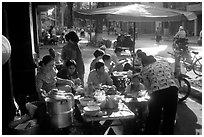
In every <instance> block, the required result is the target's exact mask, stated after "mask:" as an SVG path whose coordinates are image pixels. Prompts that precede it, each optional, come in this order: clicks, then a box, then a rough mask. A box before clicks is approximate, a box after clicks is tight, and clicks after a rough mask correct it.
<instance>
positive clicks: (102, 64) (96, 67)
mask: <svg viewBox="0 0 204 137" xmlns="http://www.w3.org/2000/svg"><path fill="white" fill-rule="evenodd" d="M103 66H104V63H103V62H100V61H98V62H96V64H95V69H96V70H98V69H100V68H101V67H103Z"/></svg>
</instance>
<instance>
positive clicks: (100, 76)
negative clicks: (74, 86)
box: [87, 62, 113, 88]
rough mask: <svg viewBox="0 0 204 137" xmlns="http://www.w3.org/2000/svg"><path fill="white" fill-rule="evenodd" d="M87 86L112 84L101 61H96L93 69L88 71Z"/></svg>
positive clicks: (96, 86)
mask: <svg viewBox="0 0 204 137" xmlns="http://www.w3.org/2000/svg"><path fill="white" fill-rule="evenodd" d="M87 84H88V87H92V88H98V87H99V86H100V85H110V86H112V85H113V81H112V79H111V77H110V75H109V74H108V73H107V72H106V71H105V65H104V63H103V62H96V64H95V69H94V70H92V71H91V72H90V73H89V76H88V81H87Z"/></svg>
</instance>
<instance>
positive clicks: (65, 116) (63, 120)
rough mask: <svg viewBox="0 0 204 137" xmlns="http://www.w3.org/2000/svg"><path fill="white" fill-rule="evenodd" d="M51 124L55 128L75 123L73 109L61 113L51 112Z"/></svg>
mask: <svg viewBox="0 0 204 137" xmlns="http://www.w3.org/2000/svg"><path fill="white" fill-rule="evenodd" d="M49 116H50V120H51V124H52V126H53V127H55V128H65V127H68V126H71V125H72V123H73V109H71V110H69V111H64V112H61V113H59V114H50V115H49Z"/></svg>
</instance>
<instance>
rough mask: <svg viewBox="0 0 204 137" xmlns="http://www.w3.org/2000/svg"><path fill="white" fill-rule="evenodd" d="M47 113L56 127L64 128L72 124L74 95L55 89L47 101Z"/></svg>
mask: <svg viewBox="0 0 204 137" xmlns="http://www.w3.org/2000/svg"><path fill="white" fill-rule="evenodd" d="M45 101H46V109H47V113H48V114H49V116H50V118H51V122H52V124H53V125H54V126H55V127H58V128H64V127H67V126H70V125H71V124H72V121H73V120H72V119H73V107H74V95H73V94H72V93H67V92H65V91H61V90H57V89H53V90H51V91H50V92H49V93H48V96H47V97H46V99H45Z"/></svg>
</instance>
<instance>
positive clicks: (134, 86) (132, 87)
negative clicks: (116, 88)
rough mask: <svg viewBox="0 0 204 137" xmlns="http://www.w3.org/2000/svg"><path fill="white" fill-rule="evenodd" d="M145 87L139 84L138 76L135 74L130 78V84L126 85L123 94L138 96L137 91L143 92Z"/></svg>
mask: <svg viewBox="0 0 204 137" xmlns="http://www.w3.org/2000/svg"><path fill="white" fill-rule="evenodd" d="M145 89H146V88H145V86H144V85H143V84H142V83H141V82H140V76H139V74H135V75H133V76H132V78H131V82H130V84H129V85H127V87H126V89H125V92H126V93H127V94H128V93H129V94H132V95H133V96H134V97H137V96H138V93H139V91H141V90H145Z"/></svg>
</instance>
